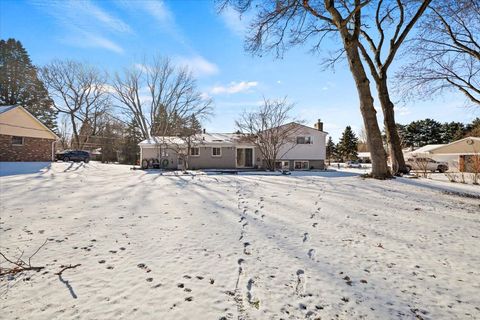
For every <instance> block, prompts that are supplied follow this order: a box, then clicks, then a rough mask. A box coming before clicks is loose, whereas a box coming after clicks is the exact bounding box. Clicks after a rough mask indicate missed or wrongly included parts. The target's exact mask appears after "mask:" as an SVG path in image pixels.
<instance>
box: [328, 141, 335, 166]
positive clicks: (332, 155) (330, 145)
mask: <svg viewBox="0 0 480 320" xmlns="http://www.w3.org/2000/svg"><path fill="white" fill-rule="evenodd" d="M336 153H337V148H336V147H335V143H333V140H332V137H328V142H327V160H328V164H329V165H330V161H331V159H332V158H335V157H336Z"/></svg>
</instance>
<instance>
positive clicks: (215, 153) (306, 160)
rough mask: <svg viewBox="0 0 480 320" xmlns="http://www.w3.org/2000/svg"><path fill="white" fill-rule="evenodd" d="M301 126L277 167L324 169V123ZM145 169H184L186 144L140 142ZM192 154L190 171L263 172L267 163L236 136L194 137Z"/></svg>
mask: <svg viewBox="0 0 480 320" xmlns="http://www.w3.org/2000/svg"><path fill="white" fill-rule="evenodd" d="M296 125H298V127H299V129H298V130H295V133H292V135H294V136H292V137H291V139H290V140H291V141H292V142H291V143H287V144H286V145H284V146H283V147H282V148H281V149H280V152H279V153H278V161H277V167H278V168H283V169H290V170H309V169H324V165H325V156H326V148H325V145H326V142H325V140H326V136H327V133H326V132H324V131H323V124H322V122H320V121H318V122H317V123H316V124H315V128H311V127H308V126H304V125H302V124H296ZM139 146H140V161H141V163H142V166H145V165H146V164H147V163H150V164H151V163H157V164H158V165H159V166H160V167H162V168H168V169H183V166H184V164H183V160H182V159H183V157H182V156H181V155H180V154H179V153H186V152H187V150H186V148H187V143H186V142H185V141H184V140H182V139H180V138H179V137H153V138H150V139H147V140H144V141H142V142H140V144H139ZM188 152H189V157H188V158H189V160H188V163H189V168H191V169H248V168H251V169H256V168H263V167H264V166H265V165H264V159H263V155H262V154H261V152H260V150H259V149H258V148H257V147H255V145H253V144H251V143H248V142H245V140H244V139H242V135H240V134H235V133H207V132H204V133H202V134H199V135H197V136H195V143H194V144H192V145H191V148H190V150H188Z"/></svg>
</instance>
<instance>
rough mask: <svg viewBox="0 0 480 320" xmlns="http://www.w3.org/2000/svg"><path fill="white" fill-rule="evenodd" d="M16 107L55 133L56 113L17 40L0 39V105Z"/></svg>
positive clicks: (35, 71)
mask: <svg viewBox="0 0 480 320" xmlns="http://www.w3.org/2000/svg"><path fill="white" fill-rule="evenodd" d="M14 104H20V105H21V106H22V107H24V108H25V109H27V110H28V111H29V112H30V113H31V114H33V115H34V116H35V117H37V119H39V120H40V121H41V122H42V123H43V124H44V125H46V126H47V127H48V128H50V129H52V130H54V131H56V129H57V121H56V118H57V112H56V110H55V109H54V108H53V101H52V99H51V98H50V97H49V95H48V92H47V90H46V88H45V86H44V85H43V83H42V81H40V79H39V78H38V76H37V70H36V68H35V67H34V66H33V64H32V61H31V60H30V57H29V56H28V53H27V51H26V50H25V48H24V47H23V46H22V44H21V43H20V41H17V40H15V39H8V40H7V41H5V40H0V105H14Z"/></svg>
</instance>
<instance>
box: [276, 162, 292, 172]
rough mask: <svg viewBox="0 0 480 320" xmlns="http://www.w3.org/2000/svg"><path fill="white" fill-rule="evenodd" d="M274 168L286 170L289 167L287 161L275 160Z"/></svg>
mask: <svg viewBox="0 0 480 320" xmlns="http://www.w3.org/2000/svg"><path fill="white" fill-rule="evenodd" d="M275 168H276V169H278V170H288V169H289V168H290V163H289V161H277V162H275Z"/></svg>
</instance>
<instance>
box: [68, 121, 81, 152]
mask: <svg viewBox="0 0 480 320" xmlns="http://www.w3.org/2000/svg"><path fill="white" fill-rule="evenodd" d="M70 119H71V122H72V131H73V138H74V142H75V149H77V150H79V149H80V137H79V135H78V130H77V125H76V124H75V115H74V114H73V113H70Z"/></svg>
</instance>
